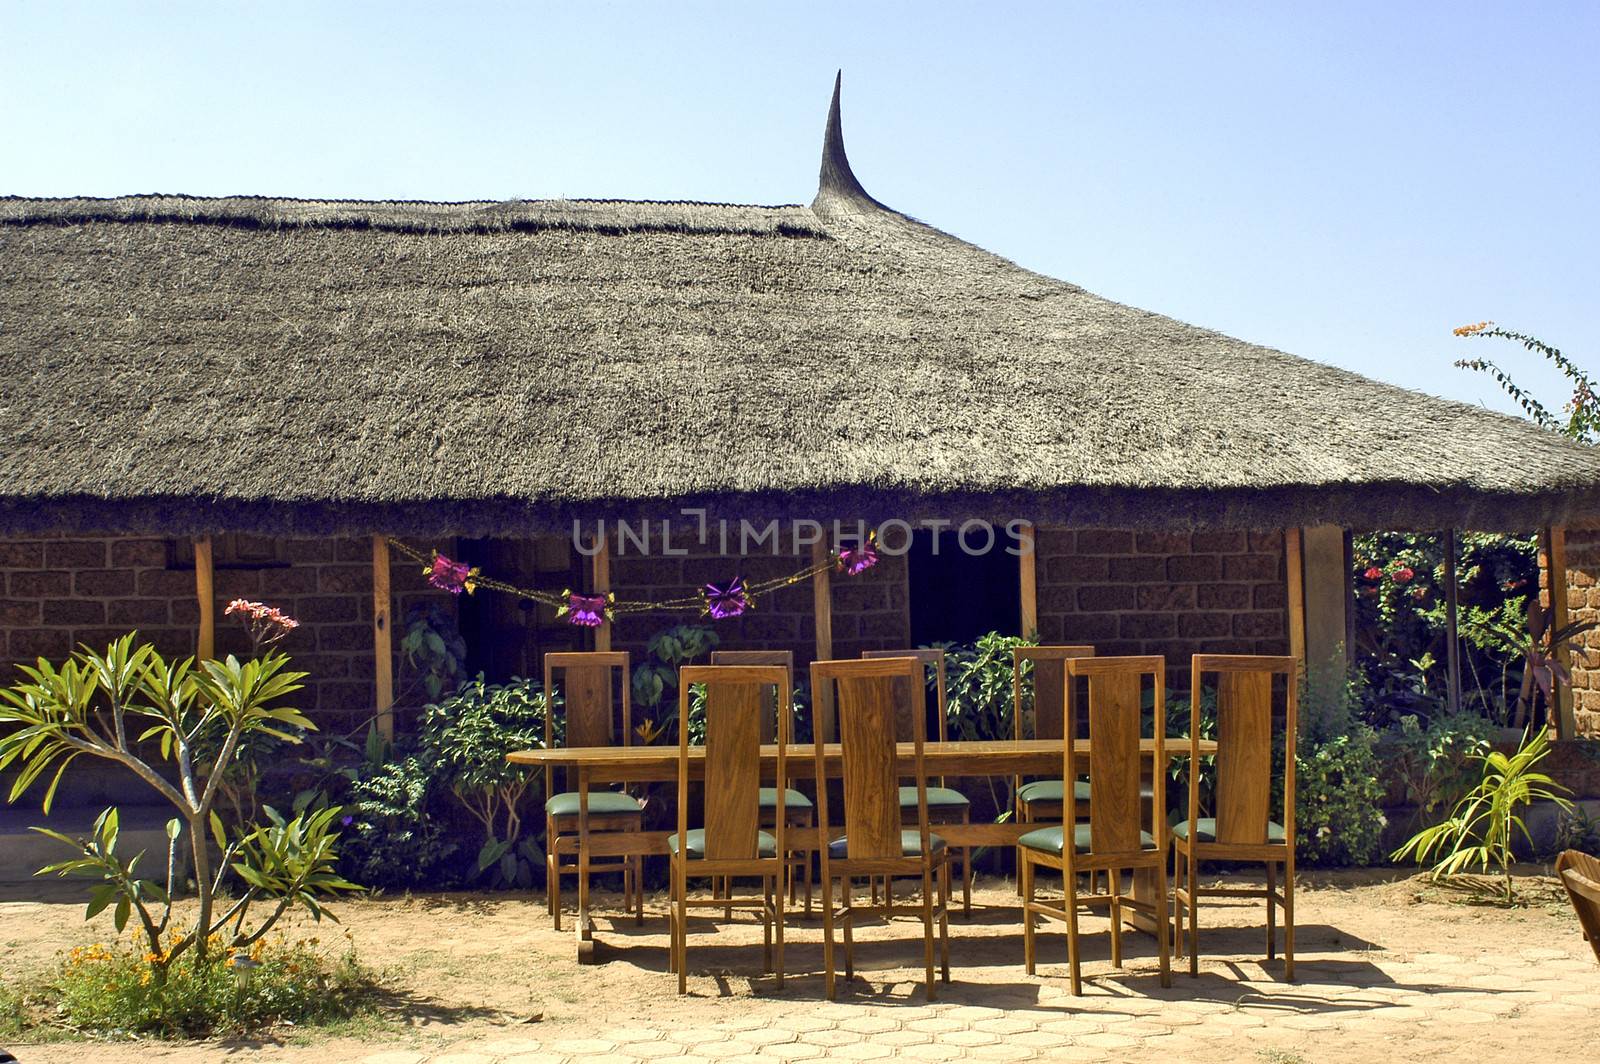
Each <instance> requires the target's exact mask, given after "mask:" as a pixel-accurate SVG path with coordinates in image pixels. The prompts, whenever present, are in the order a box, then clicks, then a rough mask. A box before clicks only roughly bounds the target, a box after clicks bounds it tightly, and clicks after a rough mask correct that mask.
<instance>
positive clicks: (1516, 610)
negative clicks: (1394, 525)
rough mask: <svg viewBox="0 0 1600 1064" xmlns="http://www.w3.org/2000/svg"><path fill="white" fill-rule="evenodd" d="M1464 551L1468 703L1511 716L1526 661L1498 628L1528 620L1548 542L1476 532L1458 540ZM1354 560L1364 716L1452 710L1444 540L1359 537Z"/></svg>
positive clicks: (1379, 720)
mask: <svg viewBox="0 0 1600 1064" xmlns="http://www.w3.org/2000/svg"><path fill="white" fill-rule="evenodd" d="M1457 549H1458V558H1457V569H1456V583H1457V602H1458V606H1459V610H1460V625H1459V628H1460V636H1461V641H1462V647H1461V650H1462V659H1461V662H1462V664H1461V671H1462V682H1463V687H1464V690H1463V707H1464V708H1466V709H1470V710H1472V711H1473V712H1475V713H1477V714H1479V715H1480V716H1484V717H1487V718H1489V719H1491V720H1505V719H1506V718H1507V709H1508V707H1509V704H1510V703H1509V702H1508V698H1507V690H1508V687H1515V685H1517V684H1520V682H1521V668H1522V663H1521V659H1520V658H1519V657H1517V656H1515V655H1514V654H1512V652H1511V651H1509V650H1508V649H1507V648H1506V647H1504V646H1503V645H1502V644H1501V642H1500V641H1498V640H1496V639H1495V638H1493V637H1492V636H1491V634H1490V629H1491V626H1492V625H1494V624H1497V623H1502V622H1509V623H1512V624H1515V625H1518V626H1520V624H1521V618H1522V616H1523V612H1524V604H1525V602H1526V600H1527V598H1528V596H1529V594H1530V593H1531V592H1532V591H1534V590H1536V589H1537V588H1538V581H1539V563H1538V546H1537V543H1536V542H1535V540H1534V539H1533V537H1531V536H1505V535H1498V534H1486V533H1475V532H1467V533H1461V534H1460V535H1458V536H1457ZM1351 558H1352V564H1353V569H1354V572H1353V574H1352V575H1353V578H1354V585H1355V594H1356V597H1355V633H1356V636H1355V643H1354V646H1353V650H1354V657H1355V662H1356V665H1357V667H1358V669H1359V670H1360V681H1361V687H1362V693H1363V699H1362V702H1363V705H1362V713H1361V715H1362V717H1363V718H1364V719H1365V720H1366V722H1367V723H1368V724H1371V725H1373V726H1374V727H1377V728H1384V727H1388V726H1390V725H1393V724H1397V723H1398V722H1399V721H1400V719H1401V718H1402V717H1406V716H1416V717H1419V718H1421V719H1423V720H1427V719H1428V718H1430V717H1433V716H1435V715H1437V714H1439V713H1442V712H1444V711H1445V708H1446V695H1447V692H1446V680H1445V675H1444V663H1445V661H1446V660H1447V659H1448V656H1449V645H1448V634H1447V630H1446V618H1445V601H1446V597H1447V595H1446V590H1447V589H1446V584H1445V572H1444V537H1442V536H1439V535H1420V534H1415V533H1408V532H1373V533H1366V534H1362V535H1357V536H1356V537H1354V539H1353V540H1352V546H1351Z"/></svg>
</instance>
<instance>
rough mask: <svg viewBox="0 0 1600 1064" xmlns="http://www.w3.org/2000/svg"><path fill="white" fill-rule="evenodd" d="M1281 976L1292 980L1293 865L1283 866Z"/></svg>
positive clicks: (1289, 980)
mask: <svg viewBox="0 0 1600 1064" xmlns="http://www.w3.org/2000/svg"><path fill="white" fill-rule="evenodd" d="M1283 977H1284V979H1285V980H1287V981H1288V982H1291V983H1292V982H1294V866H1293V865H1292V864H1285V865H1284V866H1283Z"/></svg>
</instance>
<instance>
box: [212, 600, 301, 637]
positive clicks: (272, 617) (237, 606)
mask: <svg viewBox="0 0 1600 1064" xmlns="http://www.w3.org/2000/svg"><path fill="white" fill-rule="evenodd" d="M234 614H239V615H240V617H241V619H242V620H243V621H244V623H245V627H247V628H248V629H249V630H250V641H251V642H252V643H254V644H255V647H256V649H257V650H260V649H261V648H262V647H264V646H268V645H270V644H272V643H276V642H277V641H278V640H280V639H282V638H283V637H284V636H286V635H288V634H289V633H290V632H292V631H294V630H295V629H296V628H299V627H300V622H299V621H297V620H295V619H294V618H293V617H290V616H289V615H288V614H287V613H284V612H283V611H282V610H280V609H278V608H276V607H274V606H268V605H267V604H266V603H263V602H251V601H250V600H249V599H242V598H239V599H234V600H233V601H232V602H230V603H228V608H227V609H225V610H223V611H222V615H223V616H224V617H232V616H233V615H234Z"/></svg>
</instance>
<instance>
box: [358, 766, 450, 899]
mask: <svg viewBox="0 0 1600 1064" xmlns="http://www.w3.org/2000/svg"><path fill="white" fill-rule="evenodd" d="M438 790H439V786H438V781H437V780H436V778H435V775H434V771H433V762H432V759H431V758H429V757H428V756H426V755H425V754H422V753H407V754H401V755H399V756H395V757H393V759H392V760H391V759H390V755H388V754H387V753H383V754H380V756H379V757H378V758H376V759H374V758H370V757H369V758H368V759H366V760H364V761H363V762H362V764H361V765H360V766H359V767H358V768H357V769H354V770H351V776H350V781H349V785H348V791H347V796H346V798H345V799H344V803H345V813H346V820H347V823H346V824H345V826H344V837H343V840H342V842H341V845H340V862H339V868H340V871H342V872H343V873H344V874H345V876H346V877H347V878H349V879H352V880H354V881H355V882H357V883H361V884H363V885H365V886H369V887H382V888H385V889H408V888H414V887H436V886H454V885H456V884H457V883H458V882H459V881H460V875H459V872H458V870H457V869H458V865H459V862H458V861H456V860H455V858H456V855H457V853H458V852H459V850H460V847H459V846H458V845H457V844H456V842H455V840H454V838H453V837H452V835H453V833H452V832H450V831H449V830H448V825H447V823H446V821H445V820H444V819H443V818H441V817H440V816H438V815H436V812H435V810H434V808H433V802H434V799H435V797H436V792H437V791H438Z"/></svg>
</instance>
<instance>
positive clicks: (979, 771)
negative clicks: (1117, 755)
mask: <svg viewBox="0 0 1600 1064" xmlns="http://www.w3.org/2000/svg"><path fill="white" fill-rule="evenodd" d="M1140 746H1141V749H1142V751H1143V753H1144V755H1145V756H1146V757H1150V758H1153V757H1154V756H1155V752H1156V744H1155V740H1154V739H1144V740H1142V741H1141V743H1140ZM1074 749H1075V752H1076V755H1077V757H1078V758H1079V759H1080V771H1082V770H1083V769H1086V768H1087V759H1088V757H1089V756H1090V754H1091V752H1092V746H1091V745H1090V742H1089V740H1087V739H1082V740H1078V741H1077V742H1075V743H1074ZM1216 749H1217V744H1216V743H1215V742H1213V741H1210V740H1202V741H1201V743H1200V752H1201V753H1202V754H1214V753H1216ZM1165 753H1166V756H1167V757H1168V758H1177V757H1187V756H1188V755H1189V740H1188V739H1168V740H1167V741H1166V745H1165ZM506 760H508V761H509V762H511V763H512V764H514V765H521V766H525V767H530V768H541V767H548V768H555V769H563V770H567V771H568V772H569V773H570V775H569V777H568V787H569V789H571V790H576V791H577V792H578V795H579V799H578V834H577V837H576V841H575V848H576V850H577V855H578V919H577V928H576V936H577V950H578V960H579V961H580V962H584V963H586V962H589V961H592V960H593V957H594V920H593V918H592V916H591V915H590V912H589V874H588V867H589V859H590V858H591V857H612V856H619V855H623V854H643V855H651V854H665V853H666V852H667V838H668V836H670V835H671V834H672V832H671V831H604V832H597V833H594V834H591V833H590V831H589V792H590V790H591V789H592V788H593V787H595V786H597V785H601V784H608V783H656V782H664V781H668V780H676V779H677V778H678V747H677V746H675V745H674V746H644V745H640V746H633V745H628V746H576V747H555V748H550V749H542V750H517V751H514V752H513V753H511V754H508V755H507V757H506ZM785 761H786V764H785V769H786V771H787V773H788V775H789V777H790V779H791V780H803V779H814V778H815V777H816V775H817V762H816V747H815V745H814V744H812V743H791V744H790V745H789V747H788V750H787V756H786V758H785ZM896 761H897V768H898V770H899V773H900V774H901V775H902V776H906V775H909V774H910V773H911V772H912V771H913V766H914V765H915V761H916V751H915V746H914V744H912V743H900V744H898V746H897V748H896ZM704 764H705V750H704V748H703V747H693V746H691V747H690V748H689V772H690V775H691V777H692V778H696V779H698V778H700V777H701V776H702V775H703V772H704ZM842 764H843V754H842V751H841V749H840V747H839V744H837V743H829V744H827V745H825V746H824V747H823V772H824V774H825V775H827V776H828V777H829V778H834V777H836V776H837V775H838V773H839V772H840V771H841V766H842ZM777 766H778V747H777V745H776V744H770V743H769V744H767V745H765V746H763V747H762V748H761V767H762V778H763V779H767V780H770V779H772V778H773V776H774V775H775V774H776V772H777ZM1064 767H1065V762H1064V758H1063V744H1062V741H1061V740H1060V739H985V740H975V741H964V742H930V743H924V744H923V770H924V771H925V772H926V773H927V774H928V776H930V777H936V776H1012V777H1021V776H1047V777H1055V778H1059V777H1060V776H1061V775H1062V770H1063V768H1064ZM572 776H576V777H577V778H576V781H575V783H574V781H573V779H572ZM1041 826H1042V825H1041V824H1039V823H1037V822H1035V823H1019V822H1017V821H1015V820H1010V821H1007V822H1005V823H998V824H997V823H974V824H940V825H939V826H938V834H939V836H940V837H941V838H943V839H944V840H945V842H946V843H947V844H948V845H949V846H951V847H958V846H1013V845H1015V844H1016V841H1017V839H1018V838H1020V837H1021V836H1022V835H1023V834H1025V833H1026V832H1029V831H1032V830H1034V829H1035V828H1038V827H1041ZM832 830H833V831H835V832H837V831H840V830H842V828H840V827H839V825H837V824H835V825H833V827H832ZM825 841H826V840H824V839H823V838H822V829H821V828H820V827H814V828H799V827H790V828H786V829H785V843H786V845H789V846H792V847H793V848H794V849H796V850H815V849H817V848H818V847H819V846H821V845H822V844H823V843H824V842H825ZM562 852H568V851H566V850H563V851H562ZM1133 887H1134V895H1135V896H1136V897H1141V896H1145V897H1148V896H1150V895H1153V894H1154V893H1155V889H1154V883H1153V882H1143V881H1142V879H1141V877H1138V876H1136V877H1135V878H1134V885H1133ZM1135 926H1137V923H1136V924H1135ZM1147 930H1148V928H1147Z"/></svg>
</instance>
